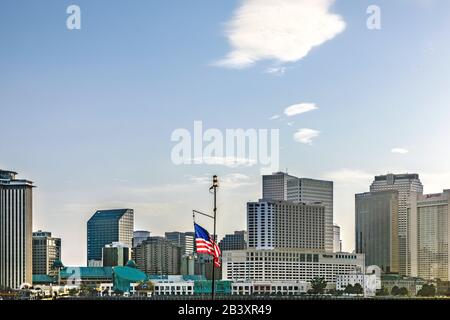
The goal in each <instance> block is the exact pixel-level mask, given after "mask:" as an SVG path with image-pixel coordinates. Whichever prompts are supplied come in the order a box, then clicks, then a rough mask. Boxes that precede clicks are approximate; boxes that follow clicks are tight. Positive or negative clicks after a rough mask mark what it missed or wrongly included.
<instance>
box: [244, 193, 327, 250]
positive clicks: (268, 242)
mask: <svg viewBox="0 0 450 320" xmlns="http://www.w3.org/2000/svg"><path fill="white" fill-rule="evenodd" d="M324 226H325V207H324V206H323V205H321V204H304V203H293V202H289V201H271V200H259V202H248V203H247V227H248V247H249V248H257V249H274V248H299V249H314V250H317V251H325V228H324Z"/></svg>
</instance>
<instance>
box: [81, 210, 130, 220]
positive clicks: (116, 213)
mask: <svg viewBox="0 0 450 320" xmlns="http://www.w3.org/2000/svg"><path fill="white" fill-rule="evenodd" d="M129 210H131V209H112V210H98V211H96V212H95V213H94V215H93V216H92V217H91V218H90V219H89V220H91V219H94V218H95V219H96V220H97V219H111V218H113V219H119V218H121V217H122V216H123V215H124V214H125V213H127V212H128V211H129Z"/></svg>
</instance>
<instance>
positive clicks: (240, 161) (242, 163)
mask: <svg viewBox="0 0 450 320" xmlns="http://www.w3.org/2000/svg"><path fill="white" fill-rule="evenodd" d="M191 160H192V161H193V162H194V163H201V164H206V165H217V166H225V167H229V168H236V167H252V166H254V165H256V160H254V159H250V158H236V157H203V158H194V159H191Z"/></svg>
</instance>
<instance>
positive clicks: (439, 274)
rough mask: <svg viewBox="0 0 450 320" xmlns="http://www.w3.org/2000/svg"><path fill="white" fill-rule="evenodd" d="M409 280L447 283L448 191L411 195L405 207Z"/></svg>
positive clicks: (449, 253) (449, 195) (449, 219)
mask: <svg viewBox="0 0 450 320" xmlns="http://www.w3.org/2000/svg"><path fill="white" fill-rule="evenodd" d="M408 214H409V217H410V229H409V242H410V246H409V247H410V257H411V276H414V277H420V278H423V279H426V280H437V279H440V280H441V281H449V280H450V264H449V257H450V252H449V250H450V247H449V245H448V244H449V243H448V240H449V231H450V226H449V223H450V190H445V191H444V192H443V193H438V194H427V195H422V194H412V195H411V199H410V202H409V206H408Z"/></svg>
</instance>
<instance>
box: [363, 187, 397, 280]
mask: <svg viewBox="0 0 450 320" xmlns="http://www.w3.org/2000/svg"><path fill="white" fill-rule="evenodd" d="M398 202H399V193H398V191H396V190H387V191H380V192H368V193H361V194H357V195H355V246H356V253H364V254H365V255H366V266H371V265H376V266H378V267H380V268H381V269H382V270H383V271H384V272H398V267H399V266H398V263H399V253H398V249H399V246H398V225H397V223H398Z"/></svg>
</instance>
